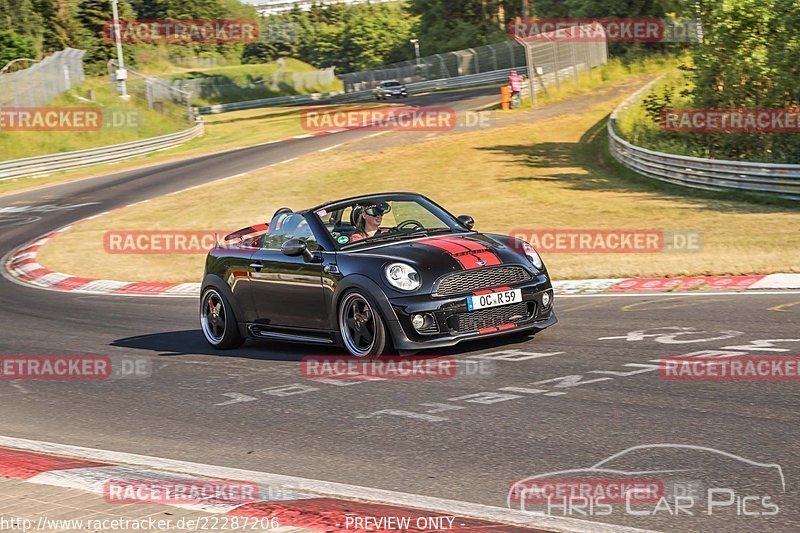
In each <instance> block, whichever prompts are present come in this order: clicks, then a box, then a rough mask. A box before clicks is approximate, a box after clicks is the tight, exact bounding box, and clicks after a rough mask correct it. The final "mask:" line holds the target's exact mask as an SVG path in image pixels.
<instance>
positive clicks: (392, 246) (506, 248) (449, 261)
mask: <svg viewBox="0 0 800 533" xmlns="http://www.w3.org/2000/svg"><path fill="white" fill-rule="evenodd" d="M512 242H513V240H512V241H509V239H508V238H505V237H501V236H488V235H483V234H480V233H470V234H466V235H465V234H449V235H443V236H438V235H437V236H432V237H425V238H422V239H414V240H408V241H402V242H393V243H385V244H378V243H376V245H375V246H369V247H365V248H364V249H357V250H352V251H350V254H351V256H352V257H354V258H355V257H359V258H362V259H367V258H372V259H374V260H375V261H376V262H381V263H387V262H392V261H398V262H403V263H407V264H409V265H411V266H413V267H414V268H415V269H417V271H418V272H419V273H420V275H421V276H422V279H423V286H428V285H430V284H432V282H433V281H435V280H436V279H438V278H440V277H441V276H443V275H446V274H449V273H452V272H461V271H465V270H476V269H481V268H490V267H495V266H500V265H508V264H517V265H519V264H522V265H525V266H526V267H527V268H529V269H530V263H529V261H528V260H527V258H526V257H525V255H524V253H523V252H522V250H516V249H514V247H513V245H512V244H511V243H512ZM350 254H349V255H350Z"/></svg>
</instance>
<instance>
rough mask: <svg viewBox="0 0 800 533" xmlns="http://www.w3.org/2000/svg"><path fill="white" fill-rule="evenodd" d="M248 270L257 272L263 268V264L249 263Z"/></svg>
mask: <svg viewBox="0 0 800 533" xmlns="http://www.w3.org/2000/svg"><path fill="white" fill-rule="evenodd" d="M250 268H252V269H253V270H256V271H258V270H261V269H262V268H264V264H263V263H250Z"/></svg>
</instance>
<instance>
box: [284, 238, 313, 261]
mask: <svg viewBox="0 0 800 533" xmlns="http://www.w3.org/2000/svg"><path fill="white" fill-rule="evenodd" d="M281 252H283V255H286V256H289V257H300V256H301V255H302V256H303V259H305V260H306V261H308V262H311V261H313V259H314V254H312V253H311V252H310V251H309V249H308V246H307V245H306V241H304V240H303V239H290V240H288V241H286V242H285V243H283V244H282V245H281Z"/></svg>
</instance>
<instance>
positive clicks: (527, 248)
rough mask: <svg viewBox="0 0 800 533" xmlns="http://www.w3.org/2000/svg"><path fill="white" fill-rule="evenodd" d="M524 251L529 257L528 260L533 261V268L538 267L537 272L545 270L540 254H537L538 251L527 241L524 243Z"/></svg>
mask: <svg viewBox="0 0 800 533" xmlns="http://www.w3.org/2000/svg"><path fill="white" fill-rule="evenodd" d="M522 249H523V251H524V252H525V255H527V256H528V259H530V260H531V263H533V266H535V267H536V270H544V263H543V262H542V258H541V257H539V254H538V253H536V249H535V248H534V247H533V246H531V245H530V244H528V243H527V242H525V241H522Z"/></svg>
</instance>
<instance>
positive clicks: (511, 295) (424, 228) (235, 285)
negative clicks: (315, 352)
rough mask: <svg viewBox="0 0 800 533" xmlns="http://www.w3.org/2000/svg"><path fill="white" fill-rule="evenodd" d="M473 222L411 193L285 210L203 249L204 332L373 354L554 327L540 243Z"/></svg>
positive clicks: (216, 342)
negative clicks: (476, 226) (476, 228)
mask: <svg viewBox="0 0 800 533" xmlns="http://www.w3.org/2000/svg"><path fill="white" fill-rule="evenodd" d="M473 224H474V221H473V219H472V218H471V217H469V216H466V215H462V216H460V217H454V216H453V215H451V214H450V213H448V212H447V211H445V210H444V209H443V208H442V207H440V206H439V205H437V204H436V203H434V202H433V201H431V200H429V199H428V198H426V197H424V196H421V195H419V194H414V193H387V194H378V195H371V196H362V197H355V198H348V199H346V200H338V201H335V202H331V203H327V204H323V205H321V206H318V207H315V208H312V209H308V210H304V211H298V212H293V211H291V210H290V209H287V208H284V209H281V210H279V211H278V212H277V213H275V215H274V216H273V218H272V221H271V222H270V223H269V224H268V225H266V224H262V225H260V226H253V227H251V228H247V229H245V230H241V231H239V232H236V233H234V234H231V235H229V236H228V237H227V238H226V243H224V244H222V245H217V247H215V248H214V249H213V250H211V251H210V252H209V255H208V257H207V260H206V268H205V275H204V278H203V283H202V292H201V305H200V322H201V326H202V330H203V334H204V335H205V337H206V340H207V341H208V342H209V343H210V344H211V346H213V347H214V348H216V349H220V350H224V349H231V348H236V347H239V346H241V344H242V343H243V342H244V340H245V339H247V338H255V339H272V340H279V341H299V342H308V343H315V344H318V345H330V346H343V347H345V348H346V349H347V350H348V351H349V352H350V353H351V354H352V355H355V356H372V355H381V354H383V353H387V352H388V351H389V350H391V348H392V347H394V349H395V350H397V351H398V352H399V353H401V354H402V353H407V352H415V351H418V350H421V349H426V348H440V347H444V346H452V345H454V344H457V343H459V342H462V341H467V340H472V339H479V338H485V337H493V336H499V335H509V334H515V333H535V332H538V331H541V330H543V329H545V328H547V327H549V326H551V325H553V324H555V323H556V316H555V313H554V311H553V290H552V285H551V282H550V277H549V274H548V272H547V269H546V268H545V266H544V264H543V263H542V260H541V258H540V257H539V255H538V254H537V252H536V250H534V249H533V247H532V246H531V245H529V244H528V243H526V242H524V241H521V240H517V239H514V238H512V237H507V236H503V235H493V234H481V233H478V232H475V231H473V230H472V227H473Z"/></svg>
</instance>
